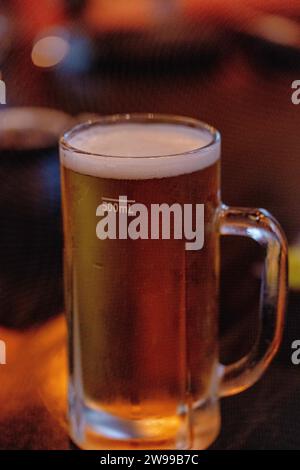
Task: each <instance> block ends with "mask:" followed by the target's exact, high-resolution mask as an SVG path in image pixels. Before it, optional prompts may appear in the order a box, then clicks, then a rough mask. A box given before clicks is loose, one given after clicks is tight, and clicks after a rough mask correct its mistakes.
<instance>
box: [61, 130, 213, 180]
mask: <svg viewBox="0 0 300 470" xmlns="http://www.w3.org/2000/svg"><path fill="white" fill-rule="evenodd" d="M67 141H68V144H69V146H70V147H68V148H67V147H66V146H64V145H63V148H62V149H61V162H62V164H63V165H64V166H66V167H67V168H70V169H72V170H73V171H76V172H77V173H81V174H86V175H91V176H98V177H102V178H114V179H150V178H164V177H171V176H177V175H180V174H184V173H192V172H194V171H198V170H201V169H203V168H205V167H207V166H210V165H212V164H213V163H215V162H216V160H217V159H218V158H219V156H220V142H219V141H217V142H213V136H212V134H211V132H210V131H209V130H208V129H205V128H203V129H202V128H194V127H189V126H185V125H183V124H175V123H174V124H165V123H155V122H153V123H152V122H149V123H134V122H131V123H128V122H118V123H112V124H103V123H98V124H97V123H96V124H93V125H91V126H90V127H83V128H82V129H80V130H76V131H74V132H72V131H71V132H70V133H69V135H68V136H67ZM210 144H211V145H210Z"/></svg>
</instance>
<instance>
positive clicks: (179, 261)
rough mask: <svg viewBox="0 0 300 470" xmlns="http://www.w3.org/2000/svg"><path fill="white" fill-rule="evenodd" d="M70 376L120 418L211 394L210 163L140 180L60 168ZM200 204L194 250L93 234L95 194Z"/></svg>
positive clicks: (169, 422)
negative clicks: (200, 228) (200, 238)
mask: <svg viewBox="0 0 300 470" xmlns="http://www.w3.org/2000/svg"><path fill="white" fill-rule="evenodd" d="M62 188H63V209H64V234H65V249H64V259H65V298H66V308H67V316H68V322H69V363H70V376H71V382H72V383H73V387H74V388H75V389H77V390H78V389H80V390H81V392H80V393H81V395H82V396H81V400H83V401H84V402H85V403H86V404H87V405H88V406H89V407H91V408H93V409H101V410H104V412H106V413H110V414H112V415H113V416H115V417H119V418H121V419H125V420H137V421H138V420H143V419H146V420H149V419H150V420H160V421H159V422H160V428H159V429H160V430H159V432H160V434H161V437H162V438H163V436H164V424H163V423H164V422H165V423H166V430H165V431H166V434H168V433H170V432H171V433H172V432H173V431H174V430H175V428H176V426H177V425H178V422H177V421H176V420H177V417H178V415H179V414H180V410H182V409H184V408H185V407H190V406H194V405H195V404H197V403H201V402H203V401H205V399H206V397H207V396H209V395H210V394H211V388H212V380H213V377H214V376H215V374H216V364H217V359H218V341H217V334H218V328H217V324H218V319H217V315H218V275H219V236H218V226H217V210H218V207H219V195H218V190H219V162H217V163H215V164H213V165H211V166H209V167H206V168H205V169H203V170H201V171H197V172H194V173H191V174H186V175H180V176H177V177H170V178H161V179H148V180H113V179H101V178H98V177H93V176H87V175H82V174H78V173H76V172H74V171H72V170H70V169H67V168H64V167H63V168H62ZM120 195H126V196H127V198H128V199H130V200H134V201H136V202H140V203H143V204H145V205H146V206H147V207H148V208H149V213H150V205H151V204H161V203H167V204H169V205H172V204H173V203H180V204H182V205H183V204H193V205H195V204H204V205H205V216H204V217H205V240H204V247H203V248H202V249H201V250H198V251H187V250H186V249H185V240H174V239H172V238H171V239H170V240H161V239H160V240H151V239H148V240H141V239H138V240H131V239H127V240H118V239H117V240H109V239H108V240H99V239H98V238H97V237H96V224H97V222H98V220H99V218H98V217H96V208H97V206H98V205H99V204H101V202H102V198H103V197H109V198H115V199H118V198H119V196H120Z"/></svg>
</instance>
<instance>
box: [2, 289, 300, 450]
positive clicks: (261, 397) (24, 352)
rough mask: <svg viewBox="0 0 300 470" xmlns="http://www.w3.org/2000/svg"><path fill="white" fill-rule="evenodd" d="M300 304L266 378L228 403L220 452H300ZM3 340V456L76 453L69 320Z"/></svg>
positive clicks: (298, 298) (294, 303)
mask: <svg viewBox="0 0 300 470" xmlns="http://www.w3.org/2000/svg"><path fill="white" fill-rule="evenodd" d="M299 304H300V295H292V296H291V299H290V306H289V311H288V313H289V316H288V318H289V320H288V321H287V324H286V330H285V334H284V341H283V344H282V347H281V349H280V353H279V354H278V355H277V357H276V359H275V360H274V362H273V363H272V365H271V367H270V369H269V370H268V371H267V373H266V374H265V376H264V377H263V378H262V379H261V380H260V381H259V382H258V383H257V384H256V385H254V386H253V387H252V388H250V389H248V390H247V391H246V392H243V393H241V394H239V395H236V396H233V397H230V398H224V399H222V401H221V403H222V407H221V409H222V431H221V434H220V436H219V438H218V439H217V441H216V442H215V443H214V444H213V446H212V448H213V449H299V446H300V432H299V431H300V406H299V396H300V366H298V368H297V366H295V365H293V364H292V362H291V343H292V341H293V340H294V339H297V332H298V337H299V332H300V320H299V315H298V311H299ZM297 317H298V318H297ZM0 337H1V338H3V339H4V340H6V342H7V344H8V349H7V364H6V365H5V366H4V365H2V366H0V367H1V388H0V403H1V413H0V449H69V448H70V443H69V439H68V429H67V421H66V385H67V367H66V344H65V343H66V342H65V338H66V326H65V319H64V316H63V315H59V316H58V317H56V318H54V319H52V320H49V321H48V322H47V323H46V324H44V325H43V326H40V327H36V328H34V329H31V330H28V331H27V332H26V333H20V332H14V331H10V330H7V329H4V328H2V329H0Z"/></svg>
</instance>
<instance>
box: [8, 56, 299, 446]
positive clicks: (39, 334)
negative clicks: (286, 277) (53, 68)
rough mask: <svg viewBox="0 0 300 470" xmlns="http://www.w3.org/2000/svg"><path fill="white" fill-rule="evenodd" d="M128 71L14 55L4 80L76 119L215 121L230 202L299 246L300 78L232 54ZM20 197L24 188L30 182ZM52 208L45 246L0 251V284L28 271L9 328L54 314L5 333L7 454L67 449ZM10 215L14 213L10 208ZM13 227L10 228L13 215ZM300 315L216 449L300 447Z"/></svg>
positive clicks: (228, 420) (228, 339)
mask: <svg viewBox="0 0 300 470" xmlns="http://www.w3.org/2000/svg"><path fill="white" fill-rule="evenodd" d="M120 67H121V66H120ZM122 67H123V68H122ZM122 67H121V70H120V71H119V72H118V73H117V74H116V73H115V72H116V70H115V71H114V74H112V75H111V76H110V75H109V74H107V73H105V74H104V73H103V74H101V73H100V75H99V74H98V75H96V76H91V77H90V76H89V77H73V78H72V77H71V78H69V79H68V80H65V79H64V78H63V77H59V76H53V75H51V74H47V73H42V72H40V71H37V70H36V69H33V67H32V64H30V54H29V53H28V54H27V55H26V54H25V53H24V51H23V50H21V51H19V54H18V52H17V51H16V52H15V54H13V55H12V58H11V59H10V61H9V62H8V63H7V64H6V65H5V66H4V69H3V74H4V77H5V78H6V81H7V83H8V84H9V86H8V91H9V99H10V104H15V105H16V104H17V105H33V104H35V105H46V106H52V107H60V108H63V109H64V110H65V111H67V112H72V113H79V112H83V111H90V112H100V113H101V114H111V113H116V112H131V111H152V112H166V113H177V114H183V115H190V116H194V117H198V118H199V117H200V118H201V119H202V120H205V121H207V122H210V123H212V124H214V125H215V126H216V127H217V128H219V129H220V130H221V132H222V135H223V163H222V173H223V183H222V188H223V197H224V200H225V201H226V202H228V203H230V204H233V205H247V206H257V205H259V206H262V207H266V208H267V209H269V210H271V211H272V212H273V213H274V215H275V216H276V217H277V218H278V219H279V220H280V221H281V223H282V225H283V227H284V229H285V231H286V233H287V235H288V238H289V241H293V240H295V239H296V238H297V236H298V234H299V233H300V220H299V209H298V208H299V205H300V191H299V181H300V160H299V148H300V132H299V124H300V110H298V109H297V107H296V106H293V105H292V104H291V100H290V95H291V88H290V85H291V82H292V81H293V80H294V79H297V78H299V76H297V75H296V72H293V70H289V71H286V70H284V71H282V70H279V71H275V72H274V73H271V72H270V71H268V70H264V69H259V66H258V63H256V64H254V63H252V64H251V62H250V61H249V60H248V58H246V57H245V55H244V53H241V51H238V52H236V51H233V52H232V53H231V54H230V55H229V56H227V57H226V59H224V60H223V61H222V60H221V61H220V62H218V63H217V64H216V65H215V66H214V68H213V69H212V70H210V71H209V72H208V71H207V70H205V71H204V70H203V69H202V68H201V67H196V68H194V69H192V68H191V69H188V71H185V70H181V71H179V72H178V71H177V72H176V73H175V72H174V70H173V71H172V72H170V73H169V74H167V73H162V74H161V75H160V74H159V73H158V72H157V70H156V71H155V72H153V74H151V73H150V72H149V68H147V73H143V71H140V70H139V71H138V72H137V73H136V74H133V73H125V72H124V66H122ZM125 68H126V67H125ZM179 68H180V67H179ZM16 70H18V73H16ZM32 82H34V86H32ZM10 84H11V85H10ZM28 84H30V85H29V86H28ZM36 178H38V176H36ZM56 178H58V177H57V176H56ZM31 183H32V184H33V183H34V178H33V177H32V180H31ZM56 184H57V181H56ZM17 189H18V191H20V190H22V187H21V185H19V186H18V188H17ZM38 190H39V186H37V191H38ZM1 194H2V193H1ZM1 197H2V196H1ZM47 201H48V203H49V207H48V210H49V212H47V213H46V217H45V218H44V219H43V220H42V222H41V223H40V221H39V219H38V220H37V221H36V224H33V225H34V228H33V229H32V230H36V228H37V227H38V228H39V234H38V236H39V238H38V239H36V238H34V243H33V244H31V245H30V249H28V246H29V245H28V240H29V238H30V237H29V238H27V239H26V240H27V241H26V240H24V247H23V248H22V246H21V245H20V244H19V245H18V246H19V248H20V246H21V250H23V252H24V258H22V261H21V262H20V258H19V257H18V256H19V255H18V256H16V255H14V256H13V254H12V251H11V250H10V251H9V249H8V248H7V247H8V245H7V244H5V243H4V244H3V246H1V247H0V248H1V265H2V267H1V268H0V271H1V273H0V274H1V276H0V282H4V281H5V275H6V272H5V269H6V268H5V267H6V266H10V267H11V266H16V267H14V268H13V269H14V270H18V272H17V273H13V274H16V276H15V277H14V276H13V277H12V280H13V281H12V282H11V284H7V286H8V287H7V291H6V294H5V295H6V299H5V298H3V296H2V297H0V300H1V312H0V323H1V324H7V323H10V324H14V321H15V320H16V319H18V321H17V320H16V324H17V326H19V321H20V322H21V323H22V321H23V320H24V318H25V319H26V318H31V315H32V318H33V319H34V322H36V321H37V320H38V319H39V320H40V321H41V320H42V319H45V318H47V317H49V316H51V315H53V313H56V316H55V317H54V318H53V317H51V318H50V319H49V320H47V321H46V322H44V323H41V324H39V325H37V326H33V327H31V328H27V329H26V330H24V331H20V330H15V329H8V328H4V327H3V328H0V338H1V339H4V340H5V341H6V342H7V364H6V365H3V366H0V384H1V385H0V449H68V448H69V440H68V432H67V424H66V418H65V411H66V348H65V339H66V328H65V322H64V317H63V315H62V314H58V312H59V311H60V312H61V311H62V305H61V287H60V286H61V275H60V267H61V264H60V263H61V260H60V257H61V243H60V241H59V240H60V236H61V233H60V227H59V226H58V225H57V226H56V224H57V211H59V207H56V206H54V212H53V213H54V214H55V215H54V216H53V213H52V212H51V204H57V202H55V201H53V199H51V198H50V199H49V200H47ZM51 214H52V215H51ZM1 215H2V217H6V215H7V214H3V211H2V212H1ZM15 215H16V217H15V219H16V220H17V219H18V217H17V212H16V214H15ZM52 217H54V218H52ZM3 220H5V223H7V224H8V223H12V222H11V218H10V215H9V217H7V218H6V219H3ZM25 222H26V221H25ZM25 222H24V223H25ZM2 226H3V225H2ZM25 226H26V224H25ZM51 227H52V228H51ZM53 227H54V228H53ZM26 228H27V230H29V226H28V224H27V226H26ZM13 229H14V227H13ZM51 230H52V231H51ZM8 233H9V232H8ZM12 233H14V232H12ZM18 233H19V232H18ZM1 240H2V239H1ZM45 240H46V241H47V243H46V241H45ZM49 240H50V241H49ZM45 243H46V245H45ZM226 243H227V242H226ZM231 246H232V245H231ZM37 248H38V249H37ZM236 249H237V244H236V243H235V246H234V249H231V251H230V252H228V255H227V256H226V253H225V257H224V258H225V261H224V266H223V268H224V269H223V271H224V273H226V274H225V275H223V280H222V283H223V284H222V285H223V287H222V291H221V293H222V295H221V297H222V299H221V300H222V302H221V330H222V331H223V333H224V343H225V345H227V346H226V347H225V349H224V350H226V351H227V350H228V349H231V350H232V351H235V352H238V353H239V354H241V353H242V352H244V351H242V349H241V346H240V345H241V344H243V339H245V338H246V340H249V337H250V336H251V332H252V329H253V328H252V326H253V324H254V323H253V322H254V321H255V318H254V317H253V318H252V320H251V321H252V323H251V322H250V323H247V317H248V316H249V318H250V317H251V315H252V312H254V311H255V306H256V304H257V300H256V299H257V284H258V283H257V280H256V279H255V276H253V272H254V270H255V260H256V255H254V251H253V248H250V249H249V247H247V250H245V247H243V248H241V249H240V250H242V251H239V252H238V255H239V256H236V255H237V252H236ZM225 251H226V250H225ZM246 252H247V254H245V253H246ZM241 253H242V255H241ZM3 266H4V268H3ZM10 275H11V273H10ZM3 285H4V286H6V284H5V282H4V284H3ZM252 285H253V286H254V287H251V286H252ZM0 287H1V286H0ZM9 289H11V290H9ZM2 292H3V291H2ZM18 292H20V295H18ZM0 294H1V290H0ZM1 295H2V294H1ZM8 298H9V299H10V301H9V302H6V300H7V299H8ZM13 301H15V303H12V302H13ZM24 306H25V307H26V308H25V307H24ZM299 307H300V295H298V294H291V295H290V303H289V307H288V312H287V313H288V315H287V325H286V329H285V335H284V341H283V344H282V347H281V349H280V352H279V354H278V355H277V357H276V359H275V360H274V362H273V363H272V365H271V367H270V369H269V370H268V372H267V373H266V374H265V376H264V377H263V378H262V379H261V380H260V381H259V382H258V383H257V384H256V385H255V386H253V387H252V388H251V389H249V390H248V391H246V392H244V393H242V394H240V395H238V396H234V397H231V398H226V399H223V400H222V421H223V425H222V431H221V434H220V436H219V438H218V440H217V441H216V442H215V444H214V445H213V448H215V449H297V448H300V432H299V431H300V366H299V368H297V366H294V365H293V364H292V363H291V358H290V357H291V343H292V341H294V340H295V339H298V338H300V319H299ZM6 310H7V311H6ZM21 310H22V312H21ZM33 311H34V312H35V313H34V315H33V313H32V312H33ZM20 312H21V313H20ZM241 312H242V313H241ZM254 316H255V315H254ZM8 320H9V321H8ZM10 320H11V321H10ZM25 323H26V322H25ZM26 325H27V323H26ZM247 325H248V326H247ZM249 325H250V327H249ZM250 339H251V338H250ZM246 343H247V341H246ZM246 343H245V344H246ZM245 348H246V346H245ZM226 351H225V353H224V356H225V357H227V358H228V357H230V354H229V355H227V356H226ZM298 369H299V370H298Z"/></svg>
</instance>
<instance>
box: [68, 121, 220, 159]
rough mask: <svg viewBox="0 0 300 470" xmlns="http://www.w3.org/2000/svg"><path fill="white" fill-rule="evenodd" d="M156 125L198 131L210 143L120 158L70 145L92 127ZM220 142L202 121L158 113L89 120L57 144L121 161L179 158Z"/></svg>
mask: <svg viewBox="0 0 300 470" xmlns="http://www.w3.org/2000/svg"><path fill="white" fill-rule="evenodd" d="M129 122H131V123H136V124H139V123H140V124H142V123H145V124H147V123H153V124H155V123H157V124H175V125H181V126H185V127H189V128H194V129H199V130H202V131H205V132H207V133H208V134H209V135H210V136H211V141H210V142H208V143H207V144H205V145H203V146H201V147H196V148H194V149H192V150H186V151H184V152H179V153H171V154H163V155H140V156H138V157H137V156H130V155H129V156H121V155H111V154H103V153H98V152H89V151H86V150H83V149H79V148H77V147H74V146H73V145H71V143H70V139H71V138H72V137H74V136H75V135H76V134H78V133H80V132H81V131H84V130H87V129H90V128H91V127H93V126H95V127H96V126H98V125H108V124H112V125H113V124H119V123H129ZM220 142H221V135H220V132H219V131H218V130H217V129H216V128H215V127H213V126H211V125H210V124H207V123H206V122H204V121H201V120H199V119H196V118H192V117H188V116H181V115H176V114H160V113H126V114H112V115H105V116H99V118H95V119H91V120H88V121H86V122H83V123H80V124H77V125H76V126H74V127H72V128H71V129H69V130H68V131H67V132H65V133H64V134H63V135H62V136H61V138H60V140H59V144H60V147H61V148H62V149H63V150H68V151H71V152H73V153H77V154H80V155H88V156H94V157H105V158H122V159H130V158H132V159H133V158H135V159H136V158H139V159H141V158H165V157H179V156H184V155H194V154H198V155H199V153H201V152H203V151H206V150H207V149H208V148H211V147H214V146H215V145H218V144H219V143H220Z"/></svg>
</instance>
